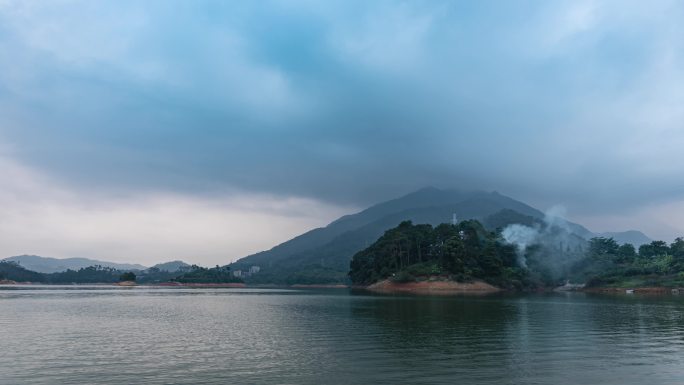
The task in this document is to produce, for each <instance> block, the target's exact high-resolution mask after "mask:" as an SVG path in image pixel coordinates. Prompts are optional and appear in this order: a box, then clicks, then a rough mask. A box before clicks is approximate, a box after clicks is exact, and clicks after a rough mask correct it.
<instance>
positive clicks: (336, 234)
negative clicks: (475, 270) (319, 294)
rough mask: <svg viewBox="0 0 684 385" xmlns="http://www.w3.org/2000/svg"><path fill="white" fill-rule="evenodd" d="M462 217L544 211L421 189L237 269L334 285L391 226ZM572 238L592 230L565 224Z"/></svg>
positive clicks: (498, 223) (491, 195) (482, 195)
mask: <svg viewBox="0 0 684 385" xmlns="http://www.w3.org/2000/svg"><path fill="white" fill-rule="evenodd" d="M453 215H456V217H457V218H458V220H464V219H478V220H480V221H481V222H482V223H483V224H484V225H485V226H486V227H487V228H488V229H490V230H494V229H496V228H497V227H505V226H506V225H508V224H512V223H522V224H528V225H534V224H535V223H536V224H542V223H543V222H544V217H545V216H544V213H542V212H541V211H539V210H537V209H535V208H533V207H531V206H529V205H527V204H525V203H522V202H520V201H517V200H515V199H513V198H510V197H507V196H505V195H502V194H499V193H497V192H484V191H459V190H440V189H436V188H433V187H429V188H425V189H421V190H418V191H416V192H414V193H411V194H408V195H405V196H403V197H401V198H398V199H394V200H391V201H388V202H384V203H380V204H377V205H374V206H371V207H369V208H368V209H366V210H363V211H361V212H359V213H356V214H352V215H346V216H343V217H341V218H339V219H337V220H335V221H333V222H332V223H330V224H329V225H328V226H326V227H323V228H317V229H314V230H311V231H309V232H306V233H304V234H302V235H300V236H297V237H295V238H293V239H291V240H289V241H287V242H284V243H282V244H280V245H278V246H275V247H274V248H272V249H270V250H267V251H263V252H260V253H256V254H253V255H250V256H247V257H245V258H242V259H240V260H238V261H236V262H235V263H233V265H232V268H233V269H247V268H249V266H253V265H256V266H259V267H261V271H260V272H259V273H258V274H254V275H253V276H251V277H249V278H248V282H252V283H281V284H291V283H333V282H344V281H345V280H346V278H347V272H348V270H349V262H350V260H351V257H352V256H353V255H354V254H355V253H357V252H358V251H360V250H362V249H364V248H366V247H368V246H369V245H370V244H372V243H373V242H375V241H376V240H377V239H378V238H379V237H380V236H381V235H382V234H384V232H385V231H386V230H388V229H391V228H393V227H396V226H397V225H398V224H399V223H401V222H402V221H405V220H411V221H413V223H429V224H432V225H435V226H436V225H438V224H440V223H450V222H451V221H452V217H453ZM565 224H566V227H567V228H568V230H567V231H568V232H571V233H573V234H572V235H573V236H572V237H568V238H569V239H570V240H571V241H574V242H584V240H585V239H588V238H591V236H593V233H592V232H591V231H589V230H587V229H586V228H584V227H583V226H581V225H578V224H575V223H571V222H566V223H565Z"/></svg>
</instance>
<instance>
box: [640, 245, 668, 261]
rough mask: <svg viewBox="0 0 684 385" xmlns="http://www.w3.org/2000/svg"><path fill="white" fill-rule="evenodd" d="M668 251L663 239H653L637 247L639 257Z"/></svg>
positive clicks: (663, 253)
mask: <svg viewBox="0 0 684 385" xmlns="http://www.w3.org/2000/svg"><path fill="white" fill-rule="evenodd" d="M669 252H670V248H669V247H668V246H667V243H666V242H665V241H653V242H651V243H649V244H647V245H641V246H640V247H639V256H640V257H641V258H653V257H656V256H659V255H666V254H669Z"/></svg>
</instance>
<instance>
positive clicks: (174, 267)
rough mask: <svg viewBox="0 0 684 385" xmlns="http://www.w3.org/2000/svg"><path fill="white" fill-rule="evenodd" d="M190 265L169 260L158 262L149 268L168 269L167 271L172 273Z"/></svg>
mask: <svg viewBox="0 0 684 385" xmlns="http://www.w3.org/2000/svg"><path fill="white" fill-rule="evenodd" d="M189 267H190V265H189V264H187V263H185V262H183V261H180V260H177V261H170V262H164V263H158V264H156V265H154V266H152V267H151V268H150V269H159V271H168V272H169V273H173V272H176V271H180V270H184V269H187V268H189Z"/></svg>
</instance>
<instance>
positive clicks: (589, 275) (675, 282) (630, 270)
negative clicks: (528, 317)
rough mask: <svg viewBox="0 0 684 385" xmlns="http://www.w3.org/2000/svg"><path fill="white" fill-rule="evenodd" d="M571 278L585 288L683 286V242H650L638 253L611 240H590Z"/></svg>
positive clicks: (679, 239)
mask: <svg viewBox="0 0 684 385" xmlns="http://www.w3.org/2000/svg"><path fill="white" fill-rule="evenodd" d="M571 278H572V279H573V280H574V281H577V282H586V283H587V285H588V286H618V287H628V286H634V287H638V286H684V239H683V238H677V239H676V240H675V241H674V242H672V243H671V244H669V245H668V244H667V243H666V242H664V241H653V242H651V243H649V244H645V245H641V246H640V247H639V249H638V250H637V249H636V248H635V247H634V246H633V245H631V244H629V243H627V244H623V245H619V244H618V243H617V242H616V241H615V240H614V239H612V238H593V239H591V240H590V241H589V250H588V252H587V254H586V256H585V258H584V259H582V260H580V261H579V262H578V263H577V264H576V265H575V266H574V268H573V271H572V276H571Z"/></svg>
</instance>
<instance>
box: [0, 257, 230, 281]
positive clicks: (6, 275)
mask: <svg viewBox="0 0 684 385" xmlns="http://www.w3.org/2000/svg"><path fill="white" fill-rule="evenodd" d="M3 279H7V280H12V281H16V282H34V283H45V284H71V283H115V282H119V281H137V282H138V283H143V284H146V283H147V284H151V283H162V282H180V283H235V282H242V280H241V279H240V278H237V277H233V276H232V274H231V271H230V267H227V266H224V267H219V266H216V267H214V268H205V267H200V266H197V265H193V266H190V267H187V268H184V269H181V270H179V271H175V272H169V271H165V270H159V269H156V268H150V269H147V270H143V271H135V272H132V271H121V270H117V269H113V268H110V267H104V266H99V265H97V266H90V267H85V268H81V269H78V270H71V269H70V270H66V271H63V272H58V273H50V274H46V273H38V272H35V271H31V270H28V269H26V268H24V267H22V266H21V265H19V264H18V263H16V262H11V261H0V280H3Z"/></svg>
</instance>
